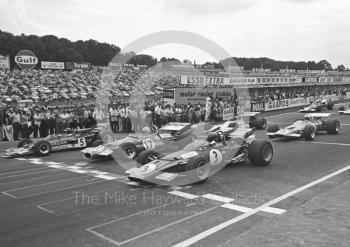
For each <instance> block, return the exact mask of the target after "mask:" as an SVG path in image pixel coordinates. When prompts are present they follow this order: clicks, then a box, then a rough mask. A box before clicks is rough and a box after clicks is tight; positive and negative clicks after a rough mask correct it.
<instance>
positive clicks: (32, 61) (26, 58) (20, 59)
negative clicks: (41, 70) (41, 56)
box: [15, 50, 38, 69]
mask: <svg viewBox="0 0 350 247" xmlns="http://www.w3.org/2000/svg"><path fill="white" fill-rule="evenodd" d="M15 62H16V63H17V65H18V66H19V67H20V68H21V69H33V68H34V67H35V66H36V65H37V63H38V58H37V57H36V56H35V54H34V53H33V52H32V51H30V50H21V51H19V52H18V53H17V55H16V56H15Z"/></svg>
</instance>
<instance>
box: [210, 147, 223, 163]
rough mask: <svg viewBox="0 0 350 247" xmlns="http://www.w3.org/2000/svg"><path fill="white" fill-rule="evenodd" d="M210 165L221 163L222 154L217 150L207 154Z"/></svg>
mask: <svg viewBox="0 0 350 247" xmlns="http://www.w3.org/2000/svg"><path fill="white" fill-rule="evenodd" d="M209 159H210V164H212V165H218V164H220V163H221V161H222V153H221V152H220V151H219V150H217V149H212V150H210V152H209Z"/></svg>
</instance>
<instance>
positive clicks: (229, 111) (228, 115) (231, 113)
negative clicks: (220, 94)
mask: <svg viewBox="0 0 350 247" xmlns="http://www.w3.org/2000/svg"><path fill="white" fill-rule="evenodd" d="M234 117H235V108H233V107H230V108H225V109H224V110H223V112H222V119H223V120H224V121H228V120H231V119H232V118H234Z"/></svg>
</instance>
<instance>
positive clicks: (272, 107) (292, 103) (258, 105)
mask: <svg viewBox="0 0 350 247" xmlns="http://www.w3.org/2000/svg"><path fill="white" fill-rule="evenodd" d="M319 98H322V99H331V100H332V101H334V102H335V103H337V102H338V101H342V100H346V101H350V92H349V93H347V94H346V95H335V94H334V95H323V96H319V97H304V98H294V99H281V100H273V101H252V102H251V107H250V111H252V112H268V111H276V110H283V109H288V108H294V107H302V106H305V105H309V104H311V103H312V102H313V101H315V100H317V99H319Z"/></svg>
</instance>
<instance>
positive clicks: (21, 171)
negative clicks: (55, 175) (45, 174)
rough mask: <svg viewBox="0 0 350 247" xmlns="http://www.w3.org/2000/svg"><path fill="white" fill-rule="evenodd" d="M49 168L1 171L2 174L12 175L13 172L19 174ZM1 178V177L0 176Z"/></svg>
mask: <svg viewBox="0 0 350 247" xmlns="http://www.w3.org/2000/svg"><path fill="white" fill-rule="evenodd" d="M44 169H47V167H40V168H33V169H26V170H20V171H12V172H4V173H0V176H2V175H9V174H10V175H11V174H17V173H26V172H28V171H39V170H44ZM0 178H1V177H0Z"/></svg>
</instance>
